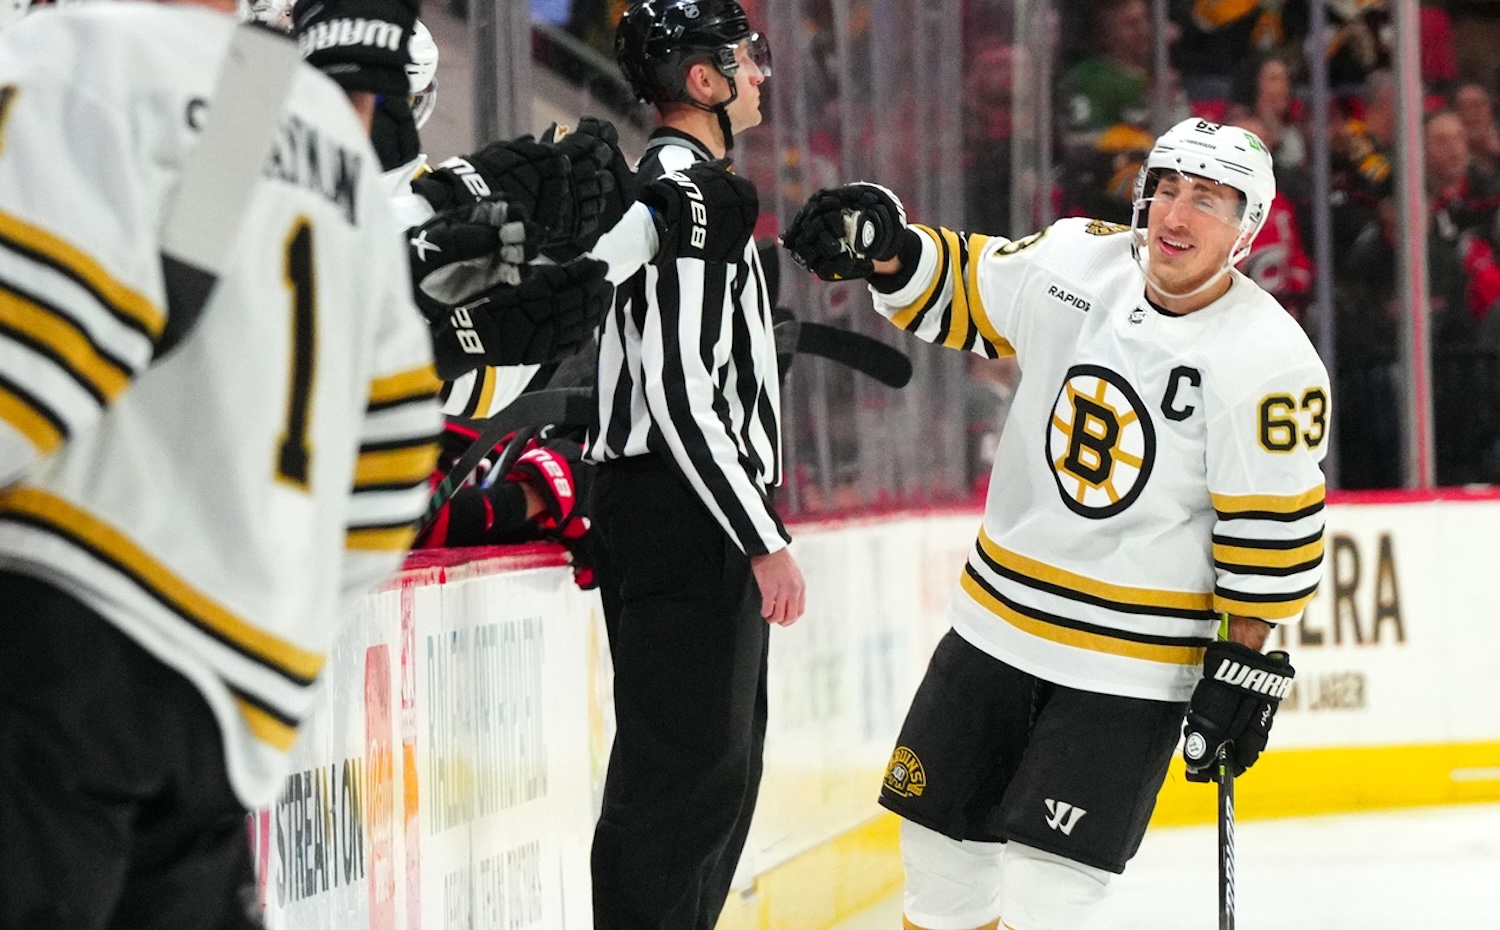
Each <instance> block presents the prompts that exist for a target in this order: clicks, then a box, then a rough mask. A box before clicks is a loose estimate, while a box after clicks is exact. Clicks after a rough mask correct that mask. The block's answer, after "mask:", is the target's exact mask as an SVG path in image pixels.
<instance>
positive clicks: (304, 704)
mask: <svg viewBox="0 0 1500 930" xmlns="http://www.w3.org/2000/svg"><path fill="white" fill-rule="evenodd" d="M340 9H341V8H340V7H339V6H338V5H337V4H336V3H326V2H325V3H321V4H320V10H319V11H318V12H317V13H315V14H311V15H313V16H314V17H316V18H317V19H318V21H319V25H320V27H321V28H322V29H323V30H324V34H326V35H329V36H332V37H338V36H341V35H342V36H349V35H351V34H353V35H364V36H367V37H370V38H371V39H372V41H371V42H367V43H363V44H360V45H358V46H345V45H341V44H339V42H337V41H334V40H330V42H329V43H328V44H327V45H326V46H325V47H324V48H322V49H321V50H320V55H319V59H320V60H319V61H318V62H315V64H320V65H322V66H325V67H327V66H329V65H330V63H331V62H333V61H334V60H336V59H337V60H339V61H340V63H341V68H340V72H341V73H340V82H341V83H343V84H344V89H341V88H340V87H339V86H338V85H337V84H335V83H334V82H333V81H331V80H329V78H328V77H326V76H324V75H323V74H320V73H318V71H317V70H316V69H315V68H314V67H309V66H307V65H303V64H300V63H298V62H297V60H296V58H297V52H296V49H295V48H294V47H292V46H291V44H290V43H289V42H287V43H286V44H285V45H284V46H283V45H282V41H283V40H280V39H276V38H274V37H270V36H269V34H267V33H265V32H264V31H263V30H261V29H259V27H249V26H246V27H240V26H237V24H236V19H235V16H234V3H233V2H224V3H222V4H220V3H212V2H208V0H204V2H201V3H191V4H190V3H170V4H161V5H158V4H142V3H109V4H98V5H83V6H79V7H74V8H69V9H64V10H57V11H52V10H47V11H43V12H39V13H34V14H32V15H31V16H28V17H27V18H26V19H24V20H23V21H21V22H19V23H16V24H14V25H12V26H9V27H7V28H6V29H5V30H4V32H3V33H0V100H3V101H4V103H3V104H0V106H3V118H0V127H3V137H0V488H3V490H0V604H3V608H0V609H3V612H4V616H5V619H6V620H7V621H8V622H7V624H6V625H7V628H8V629H7V633H6V636H5V639H4V645H3V647H0V926H3V927H5V928H22V927H25V928H34V927H46V928H49V930H72V928H103V927H119V928H126V927H130V928H139V927H194V928H220V927H252V926H258V925H259V914H258V907H257V904H256V897H255V892H254V875H253V871H252V865H251V861H250V855H249V849H248V843H247V838H246V834H245V828H244V814H245V811H246V810H247V809H249V808H253V807H256V806H259V805H263V804H265V803H267V802H269V801H270V800H271V799H272V798H273V796H274V795H275V793H276V790H277V788H278V786H279V785H280V784H281V782H282V780H283V778H284V777H285V766H286V753H287V751H288V750H289V749H290V747H291V746H292V743H293V742H294V740H295V739H296V735H297V729H298V725H299V723H300V722H301V721H302V720H303V718H304V717H305V716H306V715H307V714H308V712H309V710H310V707H311V705H312V703H313V700H314V690H315V684H316V681H317V678H318V675H319V672H320V670H321V669H322V667H323V663H324V661H325V655H326V653H327V651H328V649H329V647H330V644H331V643H332V641H333V639H334V637H335V635H336V633H337V632H338V630H339V629H340V620H341V618H342V617H343V616H345V615H346V613H347V612H348V611H349V610H351V609H352V608H353V607H354V606H355V604H356V601H357V598H358V597H359V596H360V595H361V593H362V592H363V591H364V590H365V589H366V588H367V587H368V586H369V585H370V584H371V583H373V582H375V581H378V580H379V579H381V578H383V577H384V576H386V575H387V574H388V573H389V572H391V571H392V570H393V569H395V568H396V567H397V565H398V564H399V562H400V559H401V555H402V553H403V552H404V551H405V549H406V547H407V545H408V544H409V542H410V540H411V537H412V533H413V531H414V525H413V524H414V521H415V520H416V518H417V517H418V516H419V515H420V514H421V511H422V506H423V503H424V501H425V498H426V478H427V475H428V473H429V472H430V470H431V468H432V464H433V461H434V456H435V446H434V440H435V438H436V433H437V430H438V427H439V416H438V413H437V406H436V401H435V398H434V395H435V392H436V389H437V387H438V384H437V381H436V378H435V377H434V374H433V371H432V349H431V340H430V339H429V337H428V334H427V327H426V325H425V324H424V322H423V320H422V317H421V316H420V315H419V314H418V313H417V311H416V309H415V307H414V306H413V303H412V296H411V282H410V277H409V274H408V272H407V264H406V256H405V253H404V250H403V247H402V244H401V241H400V239H399V238H398V232H397V229H396V227H395V223H394V219H393V217H392V216H391V214H390V208H389V204H388V196H387V195H386V193H385V191H384V190H383V189H382V187H381V185H380V183H379V164H378V162H377V160H376V157H375V153H374V151H373V150H372V149H371V147H370V143H369V140H368V138H367V133H368V131H369V122H368V119H369V113H370V112H371V110H372V108H373V103H374V95H376V94H382V93H404V92H405V88H406V76H405V73H404V70H403V68H404V65H405V63H406V62H405V59H406V54H405V48H406V42H405V38H406V36H407V35H409V34H410V32H411V24H412V22H413V20H414V18H415V16H416V9H415V4H414V3H413V4H411V5H410V6H408V5H406V4H403V3H400V2H390V3H386V2H380V3H376V2H371V0H365V2H362V3H360V4H359V11H358V21H359V22H362V23H363V27H362V29H363V30H364V31H363V32H362V31H361V30H359V29H352V28H350V27H351V22H350V16H351V14H347V13H341V12H340ZM251 30H254V33H253V34H251ZM247 35H252V37H250V38H247V37H246V36H247ZM283 49H284V50H285V52H284V53H283V51H282V50H283ZM261 55H265V56H267V58H268V59H269V60H270V63H271V64H273V65H275V66H277V67H274V68H267V67H260V68H259V69H257V67H256V65H257V64H258V63H259V64H262V65H264V64H265V62H264V61H261V60H260V56H261ZM226 63H230V64H226ZM234 63H246V64H247V65H248V66H246V67H244V68H243V71H237V70H236V69H237V68H240V67H242V66H241V65H238V64H234ZM221 71H222V72H224V73H225V74H230V75H234V77H229V78H225V79H223V80H221ZM244 71H248V72H249V73H248V74H247V73H244ZM272 71H273V72H274V73H277V74H282V75H285V74H290V75H291V78H290V87H289V89H288V90H287V92H286V99H285V100H284V102H283V103H282V104H281V106H280V108H279V110H277V111H272V113H271V114H269V115H268V116H267V118H266V119H265V121H264V126H265V129H264V134H263V135H262V136H261V137H260V138H252V139H247V140H245V144H246V145H247V146H261V147H263V149H264V150H265V151H267V152H268V153H269V154H270V158H269V159H257V160H256V161H254V162H252V164H255V165H257V166H259V165H262V164H263V165H265V171H264V174H263V175H262V176H258V177H251V178H248V179H246V178H234V177H228V178H219V179H218V180H219V181H220V182H221V184H220V185H219V186H218V187H209V188H204V189H205V190H219V189H222V187H223V186H224V185H226V184H227V185H233V184H236V183H239V184H242V185H243V187H242V188H241V189H242V190H246V191H247V194H248V202H247V205H246V206H245V208H244V210H243V213H242V215H241V216H238V217H233V216H217V217H212V218H211V219H212V220H213V221H214V222H215V224H231V223H232V224H236V225H234V226H230V228H231V229H235V228H237V230H238V232H237V234H236V235H235V236H234V238H233V239H232V240H230V241H229V242H228V243H227V244H226V248H225V251H224V258H223V261H222V264H221V267H220V268H219V269H218V271H219V274H218V277H217V285H216V286H215V287H214V288H213V289H212V290H211V292H209V296H208V298H207V300H206V302H204V303H199V304H195V303H194V302H193V301H191V300H187V299H184V296H183V294H184V292H183V289H182V287H181V285H182V283H183V282H184V281H196V280H198V279H197V278H194V277H193V276H192V275H187V274H184V272H183V269H182V268H181V267H180V266H177V265H175V264H173V263H171V262H164V256H163V252H162V250H163V243H164V239H166V238H167V231H168V230H167V228H166V227H164V223H163V217H164V216H172V217H174V218H175V217H177V216H178V214H177V212H176V210H175V208H176V207H177V206H179V205H178V203H177V198H178V197H179V195H180V194H181V192H182V191H183V190H184V189H186V187H187V185H186V183H185V182H184V181H183V178H184V177H185V176H188V175H190V174H191V172H192V169H193V168H194V167H195V166H196V167H201V164H200V162H197V161H195V160H194V158H193V155H194V153H195V152H196V151H197V147H198V145H200V144H201V143H200V141H199V140H201V139H203V138H205V137H209V136H213V134H214V130H213V126H212V124H213V122H214V121H216V120H218V121H225V122H220V123H219V125H220V126H221V127H233V126H241V125H245V121H243V120H236V119H234V118H235V117H236V116H237V115H238V111H237V110H236V109H235V103H234V101H235V99H236V94H235V93H233V92H232V91H233V90H234V89H235V88H237V87H242V86H244V85H243V84H240V83H238V81H245V80H248V81H251V82H253V83H254V85H255V87H256V93H263V92H262V91H261V90H260V88H261V86H262V84H263V83H264V80H263V79H264V77H265V75H266V74H267V73H268V72H272ZM345 90H347V91H348V94H347V95H346V93H345ZM351 102H353V103H354V104H355V107H351ZM356 107H357V108H358V113H357V112H356ZM210 113H211V114H212V116H211V118H210V119H209V120H207V121H205V120H204V116H205V115H207V114H210ZM278 113H279V115H278ZM205 125H207V127H208V128H207V129H204V128H203V127H204V126H205ZM210 167H212V165H211V166H210ZM245 174H246V175H247V176H249V175H256V174H257V172H255V171H250V172H246V173H245ZM204 199H211V198H204ZM187 206H188V207H192V206H193V205H192V204H188V205H187ZM189 212H191V211H189ZM195 308H197V309H200V310H201V312H200V313H198V314H197V318H196V319H194V318H193V317H192V311H193V310H194V309H195Z"/></svg>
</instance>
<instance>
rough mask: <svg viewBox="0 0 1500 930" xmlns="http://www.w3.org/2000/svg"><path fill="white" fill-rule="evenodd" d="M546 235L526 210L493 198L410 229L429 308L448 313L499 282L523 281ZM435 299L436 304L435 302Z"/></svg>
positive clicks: (410, 251) (410, 248)
mask: <svg viewBox="0 0 1500 930" xmlns="http://www.w3.org/2000/svg"><path fill="white" fill-rule="evenodd" d="M540 238H541V235H540V230H538V229H537V227H536V224H534V223H531V222H529V221H528V220H527V218H526V211H525V210H522V209H521V208H520V207H516V206H512V205H510V204H508V203H506V202H505V201H503V200H496V199H489V200H482V201H480V202H479V203H476V204H471V205H469V206H463V207H457V208H455V209H453V210H449V211H447V212H446V213H439V214H438V215H437V216H435V217H433V218H432V219H430V220H428V221H427V222H426V223H423V224H422V225H421V226H418V227H416V228H415V229H409V230H407V233H406V245H407V255H408V257H409V258H410V260H411V279H412V281H413V282H414V283H415V284H416V286H417V288H418V290H419V291H420V292H421V293H422V294H423V295H424V296H425V297H428V298H431V300H430V301H429V300H419V301H418V303H419V304H421V305H422V306H423V310H424V312H427V313H429V314H432V313H433V310H434V307H435V306H436V311H437V316H439V317H444V316H446V315H447V314H446V312H445V308H446V306H449V305H453V304H458V303H461V302H463V301H464V300H466V299H467V298H468V297H469V296H470V295H472V294H475V293H476V292H478V291H480V290H483V289H484V288H487V287H493V286H494V285H496V284H510V285H517V284H520V283H521V273H522V271H523V270H524V269H525V267H526V264H527V262H529V261H531V260H532V259H533V258H536V255H537V243H538V240H539V239H540ZM434 302H435V303H434Z"/></svg>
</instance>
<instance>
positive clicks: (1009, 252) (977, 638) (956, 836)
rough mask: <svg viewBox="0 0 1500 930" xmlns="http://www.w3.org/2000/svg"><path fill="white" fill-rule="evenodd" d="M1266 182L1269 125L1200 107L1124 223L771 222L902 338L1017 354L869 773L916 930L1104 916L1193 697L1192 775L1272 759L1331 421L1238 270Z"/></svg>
mask: <svg viewBox="0 0 1500 930" xmlns="http://www.w3.org/2000/svg"><path fill="white" fill-rule="evenodd" d="M1274 196H1275V181H1274V179H1273V177H1272V174H1271V158H1270V155H1269V154H1267V152H1266V150H1265V146H1264V145H1263V144H1262V143H1261V141H1260V140H1259V139H1258V138H1257V137H1255V136H1254V135H1252V134H1250V133H1248V132H1245V131H1244V130H1240V129H1235V128H1232V127H1225V126H1219V125H1216V124H1213V123H1207V122H1202V121H1197V120H1189V121H1186V122H1183V123H1180V124H1178V125H1177V126H1175V127H1173V128H1172V129H1171V130H1169V131H1168V132H1167V133H1165V134H1164V135H1163V136H1161V137H1160V138H1159V139H1157V140H1156V143H1155V145H1154V146H1153V148H1152V149H1151V152H1150V154H1149V156H1148V157H1147V160H1146V163H1145V165H1144V166H1143V168H1142V169H1141V171H1140V174H1139V176H1138V178H1137V181H1136V187H1135V214H1134V218H1133V220H1132V225H1131V226H1128V227H1127V226H1119V225H1114V224H1110V223H1103V222H1100V221H1098V220H1088V219H1066V220H1061V221H1059V222H1057V223H1055V224H1054V225H1053V226H1051V227H1050V228H1048V229H1046V230H1043V231H1042V232H1039V233H1036V234H1034V235H1031V236H1027V237H1025V238H1023V239H1017V240H1015V241H1006V240H1004V239H999V238H990V237H987V236H982V235H974V236H967V237H965V236H962V235H960V234H958V233H954V232H951V231H949V230H947V229H939V228H928V227H925V226H908V225H906V217H905V213H904V212H903V210H902V208H901V205H900V203H899V202H898V201H897V200H896V198H895V197H894V195H892V194H891V193H890V192H889V191H887V190H885V189H884V188H881V187H878V186H876V185H873V184H855V185H850V186H848V187H843V188H838V189H835V190H830V191H821V192H819V193H818V194H816V195H814V197H813V198H812V200H811V201H809V202H808V204H807V205H806V206H804V207H803V209H802V211H801V212H800V213H799V214H798V216H797V218H796V220H795V221H794V222H793V223H792V225H791V227H790V228H789V229H788V231H787V233H786V234H785V237H784V241H785V243H786V245H787V247H788V248H789V249H790V250H791V251H792V253H793V255H794V256H795V257H796V258H797V260H798V261H799V262H800V263H802V264H803V265H804V266H805V267H807V268H809V269H810V270H812V271H814V272H816V273H817V274H818V275H819V276H820V277H822V278H824V279H828V280H831V279H836V278H854V277H865V278H868V279H869V284H870V288H871V290H872V292H873V295H874V300H875V306H876V308H877V309H878V310H879V311H880V312H881V313H882V314H883V315H884V316H886V317H888V318H889V319H890V320H891V321H892V322H893V323H895V324H896V325H897V326H900V327H901V328H903V329H906V330H907V331H909V332H911V333H913V334H914V335H916V336H917V337H918V338H921V339H924V340H927V341H929V342H934V343H940V344H942V345H946V346H949V347H951V348H955V349H963V350H967V351H970V352H974V353H976V354H979V355H982V356H985V357H989V358H994V357H999V356H1005V355H1011V354H1014V355H1015V357H1016V358H1017V360H1018V362H1019V364H1020V367H1021V370H1022V372H1023V377H1022V379H1021V383H1020V387H1019V388H1018V389H1017V391H1016V394H1015V398H1014V401H1013V404H1012V407H1011V411H1010V416H1009V418H1008V419H1007V420H1006V423H1005V427H1004V430H1003V431H1002V433H1001V437H1000V443H999V447H998V449H997V451H996V453H995V465H994V471H993V474H992V476H991V479H990V487H989V494H988V499H987V501H986V506H985V515H984V523H983V526H982V527H981V530H980V535H979V540H978V543H977V544H976V546H975V548H974V551H973V553H972V555H971V556H970V558H969V562H968V565H967V566H966V567H965V569H964V572H963V575H962V576H961V578H960V588H961V591H960V592H959V594H958V595H957V596H956V597H955V603H954V607H953V610H952V619H953V629H952V630H951V631H950V632H949V633H948V634H947V636H945V637H944V638H943V640H942V641H941V642H940V643H939V645H938V647H937V650H936V652H935V654H934V655H933V658H932V662H931V664H930V665H929V666H928V670H927V674H926V677H925V678H924V679H923V681H922V684H921V686H920V687H919V689H918V691H917V694H916V696H915V697H914V699H913V701H912V706H911V709H910V711H909V712H908V715H907V718H906V722H905V724H904V726H903V727H902V731H901V735H900V738H899V741H898V743H897V746H896V749H895V752H894V753H893V755H892V757H891V761H890V765H889V767H888V769H887V771H886V775H885V780H884V785H883V788H882V791H881V796H880V802H881V804H882V805H884V806H885V807H887V808H889V809H891V810H893V811H895V812H896V813H897V814H900V815H901V817H902V818H904V822H903V824H902V829H901V838H902V844H901V845H902V855H903V859H904V862H905V866H906V902H905V915H906V921H907V926H910V927H918V928H927V930H968V928H976V927H991V928H993V927H996V926H997V924H998V925H999V926H1003V927H1007V928H1010V930H1084V928H1091V927H1096V926H1098V922H1099V920H1100V919H1101V914H1102V904H1103V902H1104V901H1105V895H1106V890H1107V888H1108V883H1109V878H1110V875H1111V874H1112V873H1119V872H1122V871H1124V869H1125V863H1126V862H1127V861H1129V859H1130V858H1131V856H1133V855H1134V854H1135V852H1136V849H1137V848H1138V847H1139V845H1140V841H1141V837H1142V835H1143V834H1144V833H1145V830H1146V824H1147V821H1148V820H1149V819H1150V816H1151V811H1152V809H1153V807H1154V805H1155V801H1156V795H1157V792H1158V790H1159V789H1160V787H1161V785H1162V781H1163V779H1164V778H1165V777H1166V773H1167V765H1168V762H1169V760H1170V758H1171V756H1172V753H1173V750H1174V748H1175V747H1176V745H1177V740H1178V736H1179V734H1180V733H1182V732H1183V731H1184V725H1183V719H1184V714H1186V727H1185V732H1186V741H1185V744H1184V747H1185V748H1184V752H1185V755H1186V758H1187V765H1188V777H1189V778H1191V779H1194V780H1206V779H1207V777H1208V773H1209V771H1210V768H1211V766H1212V764H1213V761H1214V758H1215V755H1216V753H1217V751H1218V749H1219V747H1220V746H1221V745H1225V744H1231V745H1230V747H1229V768H1230V769H1231V770H1232V771H1233V772H1234V773H1235V774H1236V775H1237V774H1239V773H1241V772H1243V771H1244V770H1245V769H1246V768H1247V767H1248V766H1250V765H1251V764H1252V763H1253V762H1254V761H1255V759H1256V757H1257V756H1258V755H1259V754H1260V752H1261V750H1262V749H1264V748H1265V745H1266V739H1267V735H1268V732H1269V729H1270V726H1271V719H1272V716H1273V714H1274V713H1275V711H1276V706H1277V704H1278V702H1279V701H1280V699H1281V698H1282V697H1283V696H1285V695H1286V693H1287V692H1288V690H1289V689H1290V686H1291V680H1292V675H1293V671H1292V667H1291V665H1290V664H1289V663H1288V661H1287V656H1286V654H1285V653H1280V652H1273V653H1269V654H1262V652H1261V651H1260V650H1261V648H1262V647H1263V645H1264V643H1265V640H1266V637H1267V635H1268V634H1269V632H1270V630H1271V629H1272V626H1273V625H1274V624H1276V623H1281V622H1289V621H1295V620H1296V618H1297V617H1298V616H1299V615H1300V614H1301V612H1302V609H1303V607H1304V606H1305V605H1306V604H1307V602H1308V600H1310V599H1311V597H1312V595H1313V592H1314V591H1315V590H1316V588H1317V585H1318V579H1319V577H1320V575H1321V563H1322V559H1323V475H1322V473H1321V471H1320V470H1319V468H1318V462H1319V460H1321V459H1322V457H1323V454H1324V450H1325V444H1324V440H1325V439H1326V438H1327V435H1328V414H1329V410H1330V407H1329V397H1328V376H1327V373H1326V372H1325V371H1324V369H1323V365H1322V363H1321V362H1320V361H1319V359H1318V356H1317V354H1316V353H1315V352H1314V351H1313V348H1312V346H1311V344H1309V342H1308V340H1307V337H1306V336H1305V335H1304V334H1303V332H1302V330H1301V328H1300V327H1298V325H1297V324H1296V322H1295V321H1294V320H1293V319H1292V318H1291V317H1290V316H1288V315H1287V314H1286V312H1285V311H1284V310H1282V308H1281V307H1280V306H1278V305H1277V304H1276V302H1275V300H1274V299H1272V298H1271V297H1270V296H1269V295H1268V294H1266V293H1265V292H1264V291H1262V290H1261V289H1260V288H1259V287H1257V286H1256V285H1255V283H1254V282H1252V281H1251V280H1250V279H1249V278H1247V277H1245V276H1244V275H1242V274H1240V273H1239V272H1238V271H1236V270H1234V267H1233V266H1234V265H1235V263H1236V262H1238V261H1239V260H1240V259H1242V258H1244V256H1245V255H1246V253H1248V252H1249V250H1250V246H1251V243H1252V242H1253V240H1254V238H1255V235H1256V233H1257V232H1258V231H1259V230H1260V227H1261V225H1262V224H1263V223H1264V221H1265V217H1266V211H1267V210H1268V209H1269V208H1270V205H1271V200H1272V198H1273V197H1274ZM1221 615H1223V616H1224V617H1226V618H1227V619H1225V620H1224V621H1223V623H1222V625H1223V627H1224V628H1225V634H1226V635H1225V638H1224V639H1223V640H1220V641H1216V639H1215V635H1216V631H1217V630H1219V628H1220V627H1221Z"/></svg>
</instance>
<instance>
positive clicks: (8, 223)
mask: <svg viewBox="0 0 1500 930" xmlns="http://www.w3.org/2000/svg"><path fill="white" fill-rule="evenodd" d="M0 244H3V245H6V246H9V247H10V248H11V249H13V250H14V251H16V252H18V253H19V254H21V255H23V256H26V257H30V258H33V260H39V261H41V262H42V263H44V264H47V265H50V266H52V267H54V268H56V269H58V270H59V271H61V272H63V273H64V274H66V275H68V276H70V277H72V278H74V279H75V280H77V281H79V282H81V283H82V284H83V285H84V286H85V287H87V288H88V289H89V290H90V291H92V292H93V293H94V295H95V296H96V297H97V298H98V299H99V300H100V301H101V302H103V304H104V305H105V307H106V308H107V309H109V310H110V311H111V312H113V313H114V314H116V315H117V316H120V317H124V318H125V319H128V320H131V321H133V322H134V323H135V324H136V325H138V326H139V327H141V329H143V330H144V331H145V332H146V333H147V334H148V335H149V336H150V337H151V338H152V339H153V340H154V339H156V338H158V337H160V336H161V332H162V329H163V328H164V327H165V326H166V323H167V320H166V316H165V314H164V313H163V312H162V310H161V309H160V308H159V307H157V306H156V305H155V304H153V303H152V302H151V301H150V300H149V299H147V298H146V297H145V295H143V294H141V293H140V292H139V291H136V290H135V289H134V288H131V287H129V286H127V285H125V284H124V283H122V282H120V281H118V280H116V279H115V278H114V276H113V275H111V274H110V273H109V272H108V271H105V270H104V266H102V265H100V264H99V263H98V262H97V261H95V260H94V259H93V258H91V257H90V256H89V255H87V254H85V253H84V252H82V251H81V250H79V249H77V248H75V247H73V246H72V245H69V244H68V243H67V242H64V241H63V240H62V239H59V238H58V237H56V236H54V235H52V234H51V233H49V232H47V231H46V230H44V229H42V228H41V227H40V226H36V225H33V224H31V223H28V222H26V221H25V220H23V219H20V218H19V217H16V216H12V215H11V214H9V213H5V212H3V211H0Z"/></svg>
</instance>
